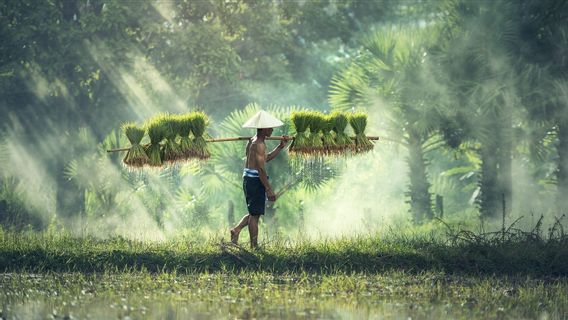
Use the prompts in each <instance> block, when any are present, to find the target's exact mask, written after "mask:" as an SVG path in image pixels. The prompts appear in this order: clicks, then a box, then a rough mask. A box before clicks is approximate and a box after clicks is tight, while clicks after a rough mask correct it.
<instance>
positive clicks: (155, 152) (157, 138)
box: [146, 114, 166, 167]
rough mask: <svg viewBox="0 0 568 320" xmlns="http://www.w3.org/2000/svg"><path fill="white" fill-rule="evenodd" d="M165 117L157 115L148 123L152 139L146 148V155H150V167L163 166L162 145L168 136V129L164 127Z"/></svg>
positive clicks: (147, 128) (147, 127)
mask: <svg viewBox="0 0 568 320" xmlns="http://www.w3.org/2000/svg"><path fill="white" fill-rule="evenodd" d="M165 117H166V116H165V115H163V114H160V115H157V116H155V117H153V118H151V119H150V120H148V122H146V130H147V131H148V136H149V137H150V144H149V145H148V146H147V147H146V154H147V155H148V158H149V161H148V165H150V166H153V167H159V166H161V165H162V149H161V146H160V143H161V142H162V140H164V138H165V136H166V129H165V126H164V121H165Z"/></svg>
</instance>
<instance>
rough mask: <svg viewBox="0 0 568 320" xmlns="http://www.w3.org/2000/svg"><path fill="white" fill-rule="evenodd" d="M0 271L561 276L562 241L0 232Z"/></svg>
mask: <svg viewBox="0 0 568 320" xmlns="http://www.w3.org/2000/svg"><path fill="white" fill-rule="evenodd" d="M0 240H1V241H0V270H4V271H5V272H14V271H30V272H46V271H57V272H60V271H65V272H105V271H121V270H148V271H151V272H157V271H167V272H173V271H177V272H217V271H222V270H233V271H239V270H249V271H260V270H262V271H270V272H273V273H278V274H281V273H287V272H317V273H323V274H329V273H336V272H367V273H378V272H384V271H389V270H397V271H398V270H405V271H407V272H422V271H435V272H438V271H441V272H447V273H456V274H475V275H479V274H499V275H530V276H566V275H568V245H567V244H568V239H566V238H562V239H552V240H542V239H540V240H538V239H531V238H527V239H525V240H520V239H516V240H515V241H512V240H511V241H504V242H488V243H483V242H480V241H477V242H468V241H459V242H458V241H453V242H449V241H445V240H440V239H439V240H435V239H429V238H419V237H415V238H405V237H400V238H392V239H384V238H379V237H371V236H367V237H357V238H352V239H339V240H327V241H317V242H308V241H303V242H299V243H295V244H291V243H287V242H278V241H276V242H272V243H270V244H268V245H265V246H264V247H263V249H262V250H260V251H254V252H249V251H248V250H245V249H235V248H228V247H224V248H222V246H221V240H220V239H211V240H208V241H206V242H204V243H203V242H197V241H194V240H192V239H190V238H187V239H186V238H178V239H176V240H170V241H165V242H156V243H153V242H139V241H131V240H126V239H123V238H113V239H108V240H98V239H95V238H74V237H71V236H67V235H63V236H57V235H48V234H28V235H22V234H17V233H8V232H7V233H3V234H2V238H1V239H0Z"/></svg>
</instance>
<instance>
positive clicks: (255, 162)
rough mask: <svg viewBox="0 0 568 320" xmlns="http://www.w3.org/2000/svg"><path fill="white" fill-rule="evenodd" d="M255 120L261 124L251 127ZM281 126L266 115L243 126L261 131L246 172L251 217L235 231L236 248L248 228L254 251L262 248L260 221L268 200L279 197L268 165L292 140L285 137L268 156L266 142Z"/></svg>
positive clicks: (252, 141)
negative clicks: (259, 242) (241, 233)
mask: <svg viewBox="0 0 568 320" xmlns="http://www.w3.org/2000/svg"><path fill="white" fill-rule="evenodd" d="M255 117H256V118H255ZM254 119H256V120H257V121H256V122H255V121H252V122H253V123H252V124H250V122H251V120H254ZM247 124H248V125H249V126H247ZM280 125H282V122H281V121H280V120H278V119H276V118H273V117H272V116H270V115H269V114H267V113H266V112H264V111H260V112H259V113H257V114H256V115H255V116H254V117H253V118H251V119H250V120H249V121H247V123H245V125H243V127H251V126H254V127H256V128H257V131H256V135H255V136H254V137H252V138H251V139H250V140H249V142H248V144H247V147H246V161H245V169H244V172H243V191H244V193H245V199H246V202H247V209H248V214H246V215H245V216H244V217H243V218H242V219H241V221H240V222H239V223H238V224H237V226H235V227H234V228H233V229H231V242H233V243H234V244H237V243H238V241H239V234H240V232H241V230H242V229H243V228H244V227H245V226H247V225H248V230H249V234H250V245H251V247H252V248H257V247H258V221H259V219H260V216H261V215H263V214H264V209H265V207H266V199H267V198H268V200H269V201H276V194H275V193H274V189H272V186H271V185H270V182H269V181H268V175H267V174H266V170H265V168H264V165H265V163H266V162H268V161H270V160H272V159H274V158H275V157H276V156H277V155H278V153H279V152H280V150H282V149H284V146H286V143H288V140H287V139H286V138H287V137H286V136H284V138H285V139H283V140H282V141H280V144H279V145H278V146H277V147H276V148H275V149H274V150H272V151H271V152H269V153H268V154H266V144H265V143H264V140H265V138H267V137H270V136H271V135H272V131H273V130H274V129H273V128H274V127H277V126H280Z"/></svg>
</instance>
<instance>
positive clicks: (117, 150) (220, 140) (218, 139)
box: [107, 136, 379, 152]
mask: <svg viewBox="0 0 568 320" xmlns="http://www.w3.org/2000/svg"><path fill="white" fill-rule="evenodd" d="M251 138H252V137H233V138H217V139H205V141H206V142H226V141H241V140H250V139H251ZM265 139H266V140H294V137H284V136H275V137H267V138H265ZM351 139H355V138H354V137H351ZM367 139H369V140H379V137H367ZM128 150H130V148H118V149H110V150H107V152H119V151H128Z"/></svg>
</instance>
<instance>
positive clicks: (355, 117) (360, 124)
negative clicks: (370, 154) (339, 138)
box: [349, 112, 373, 152]
mask: <svg viewBox="0 0 568 320" xmlns="http://www.w3.org/2000/svg"><path fill="white" fill-rule="evenodd" d="M349 124H351V128H353V131H354V132H355V151H356V152H365V151H369V150H371V149H373V143H372V142H371V141H369V139H368V138H367V136H366V135H365V128H366V127H367V115H366V114H365V113H363V112H355V113H353V114H351V116H350V117H349Z"/></svg>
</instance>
